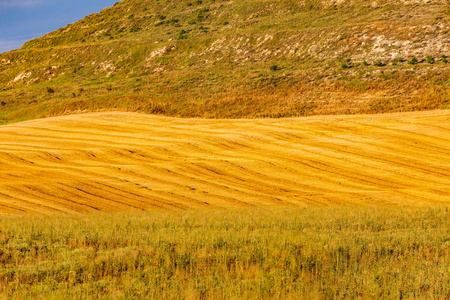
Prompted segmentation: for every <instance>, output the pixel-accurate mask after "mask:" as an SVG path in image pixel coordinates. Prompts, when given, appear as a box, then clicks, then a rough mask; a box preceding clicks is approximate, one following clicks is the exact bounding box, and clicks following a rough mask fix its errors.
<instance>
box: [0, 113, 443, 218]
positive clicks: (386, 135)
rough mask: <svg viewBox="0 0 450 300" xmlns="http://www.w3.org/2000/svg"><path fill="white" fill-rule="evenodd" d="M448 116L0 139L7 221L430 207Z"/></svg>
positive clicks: (34, 126) (61, 122) (88, 120)
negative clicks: (99, 214)
mask: <svg viewBox="0 0 450 300" xmlns="http://www.w3.org/2000/svg"><path fill="white" fill-rule="evenodd" d="M449 121H450V110H447V111H433V112H415V113H402V114H385V115H375V116H363V115H359V116H319V117H306V118H285V119H277V120H271V119H262V120H201V119H180V118H168V117H157V116H150V115H145V114H136V113H123V112H105V113H88V114H78V115H73V116H61V117H55V118H47V119H42V120H33V121H27V122H22V123H18V124H10V125H5V126H2V127H1V128H0V140H1V141H2V143H1V144H0V213H6V214H27V213H40V214H46V213H54V212H63V213H73V212H77V213H79V212H93V211H97V210H102V211H110V212H111V211H124V210H125V211H126V210H130V211H131V210H136V211H137V210H161V209H164V210H167V209H169V210H188V209H190V208H192V209H194V208H202V209H221V208H225V209H231V208H262V209H264V208H266V207H270V208H271V209H273V208H276V207H308V206H328V205H343V206H357V207H361V206H370V207H372V206H377V207H379V206H397V205H405V206H424V205H430V204H433V205H440V204H445V203H447V202H448V201H449V200H450V196H449V195H450V182H449V180H448V178H449V176H450V168H449V162H448V158H449V154H450V147H449V145H450V140H449V138H450V122H449Z"/></svg>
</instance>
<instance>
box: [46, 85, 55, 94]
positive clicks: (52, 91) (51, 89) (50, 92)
mask: <svg viewBox="0 0 450 300" xmlns="http://www.w3.org/2000/svg"><path fill="white" fill-rule="evenodd" d="M47 93H49V94H54V93H55V90H54V89H53V88H51V87H49V86H48V87H47Z"/></svg>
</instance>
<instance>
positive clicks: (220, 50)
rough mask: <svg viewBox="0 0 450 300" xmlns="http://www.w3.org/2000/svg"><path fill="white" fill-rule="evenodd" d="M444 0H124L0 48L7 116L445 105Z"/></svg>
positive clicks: (249, 113) (449, 45) (0, 86)
mask: <svg viewBox="0 0 450 300" xmlns="http://www.w3.org/2000/svg"><path fill="white" fill-rule="evenodd" d="M449 33H450V5H449V3H448V1H445V0H432V1H430V0H427V1H425V0H423V1H422V0H416V1H406V0H404V1H393V0H378V1H373V0H362V1H354V0H340V1H330V0H305V1H289V0H287V1H278V0H242V1H220V0H215V1H212V0H195V1H191V0H183V1H170V0H159V1H156V0H151V1H144V0H125V1H122V2H118V3H116V4H115V5H114V6H113V7H111V8H107V9H105V10H103V11H102V12H100V13H98V14H93V15H90V16H88V17H86V18H85V19H83V20H80V21H79V22H76V23H74V24H70V25H68V26H66V27H65V28H61V29H59V30H57V31H55V32H52V33H50V34H48V35H46V36H44V37H42V38H39V39H35V40H32V41H29V42H28V43H26V44H25V45H24V46H23V47H22V49H20V50H17V51H12V52H8V53H3V54H0V123H11V122H15V121H21V120H29V119H34V118H38V117H48V116H55V115H61V114H69V113H73V112H78V111H99V110H104V109H108V110H111V109H114V110H121V111H141V112H150V113H153V114H163V115H168V116H183V117H206V118H264V117H292V116H306V115H324V114H360V113H382V112H402V111H403V112H404V111H416V110H430V109H443V108H444V109H445V108H449V105H450V80H449V79H450V68H449V67H448V64H447V60H448V59H447V56H450V40H449Z"/></svg>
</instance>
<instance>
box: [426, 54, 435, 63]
mask: <svg viewBox="0 0 450 300" xmlns="http://www.w3.org/2000/svg"><path fill="white" fill-rule="evenodd" d="M427 63H429V64H434V57H433V56H431V55H428V56H427Z"/></svg>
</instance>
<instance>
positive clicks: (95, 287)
mask: <svg viewBox="0 0 450 300" xmlns="http://www.w3.org/2000/svg"><path fill="white" fill-rule="evenodd" d="M449 251H450V210H449V209H448V208H433V209H429V208H336V207H330V208H311V209H290V210H287V209H286V210H275V211H262V210H261V211H260V210H255V209H253V210H250V209H249V210H242V211H187V212H162V213H161V212H158V213H156V212H145V213H143V212H134V213H132V212H128V213H119V214H90V215H76V216H44V217H42V216H40V217H38V216H24V217H16V218H13V217H7V218H5V217H2V220H1V223H0V298H14V299H17V298H42V299H44V298H45V299H48V298H50V299H51V298H53V299H63V298H64V299H72V298H76V299H79V298H107V299H124V298H127V299H139V298H152V299H163V298H165V299H173V298H174V299H205V298H213V299H233V298H235V299H236V298H239V299H241V298H244V299H268V298H271V299H280V298H287V299H299V298H300V299H342V298H348V299H357V298H359V299H371V298H378V299H379V298H382V299H411V298H421V299H427V298H430V299H431V298H433V299H448V298H449V297H450V284H449V282H450V256H449Z"/></svg>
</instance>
